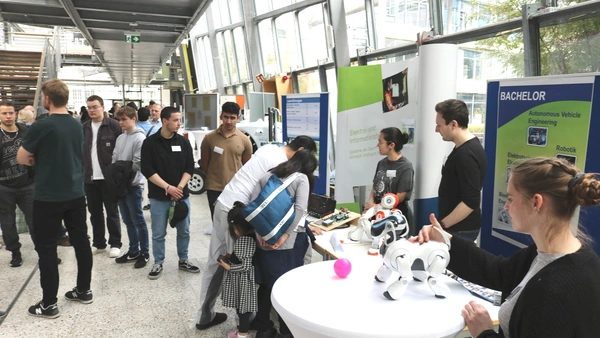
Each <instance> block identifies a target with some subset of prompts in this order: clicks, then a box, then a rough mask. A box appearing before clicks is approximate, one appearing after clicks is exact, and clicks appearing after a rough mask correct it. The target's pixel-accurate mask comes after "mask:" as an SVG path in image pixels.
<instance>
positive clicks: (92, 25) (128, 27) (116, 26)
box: [83, 20, 183, 33]
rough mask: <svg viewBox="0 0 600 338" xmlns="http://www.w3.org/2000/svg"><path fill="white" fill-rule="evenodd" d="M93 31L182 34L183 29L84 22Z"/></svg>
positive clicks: (121, 23) (177, 27)
mask: <svg viewBox="0 0 600 338" xmlns="http://www.w3.org/2000/svg"><path fill="white" fill-rule="evenodd" d="M83 21H84V22H85V24H86V26H87V27H88V29H91V30H100V29H103V30H120V31H131V30H135V31H136V32H157V33H160V32H177V33H179V32H181V31H183V27H179V26H171V25H169V26H147V25H137V26H131V25H130V24H128V23H124V22H102V21H87V20H83Z"/></svg>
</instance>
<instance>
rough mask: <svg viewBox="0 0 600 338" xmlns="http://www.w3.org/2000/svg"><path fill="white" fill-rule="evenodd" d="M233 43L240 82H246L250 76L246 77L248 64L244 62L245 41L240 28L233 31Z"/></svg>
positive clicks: (242, 30)
mask: <svg viewBox="0 0 600 338" xmlns="http://www.w3.org/2000/svg"><path fill="white" fill-rule="evenodd" d="M233 41H234V42H235V52H236V56H237V61H238V71H239V74H240V81H246V80H248V79H249V78H250V76H249V75H248V62H247V60H246V50H247V49H246V39H244V29H243V28H242V27H239V28H236V29H234V30H233Z"/></svg>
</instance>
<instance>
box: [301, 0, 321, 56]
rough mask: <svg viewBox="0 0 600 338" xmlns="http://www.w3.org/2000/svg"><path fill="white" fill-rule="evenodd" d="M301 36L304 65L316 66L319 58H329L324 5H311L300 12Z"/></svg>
mask: <svg viewBox="0 0 600 338" xmlns="http://www.w3.org/2000/svg"><path fill="white" fill-rule="evenodd" d="M298 21H299V25H300V37H301V39H302V54H303V55H302V57H303V59H304V67H310V66H315V65H317V64H318V61H319V60H323V59H327V54H328V53H327V44H326V42H325V25H324V24H323V6H322V5H320V4H319V5H315V6H311V7H309V8H307V9H305V10H303V11H301V12H300V13H298Z"/></svg>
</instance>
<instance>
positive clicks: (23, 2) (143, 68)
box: [0, 0, 212, 85]
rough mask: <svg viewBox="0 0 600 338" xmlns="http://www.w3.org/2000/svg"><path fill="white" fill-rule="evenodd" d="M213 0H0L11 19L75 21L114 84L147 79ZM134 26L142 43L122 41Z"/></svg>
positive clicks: (58, 23) (54, 23)
mask: <svg viewBox="0 0 600 338" xmlns="http://www.w3.org/2000/svg"><path fill="white" fill-rule="evenodd" d="M211 2H212V0H0V17H1V19H2V20H4V21H7V22H12V23H23V24H29V25H42V26H70V27H73V26H75V27H77V28H78V29H79V30H80V31H81V32H82V34H83V36H84V37H85V38H86V39H87V40H88V42H89V43H90V46H92V48H93V49H94V52H95V54H96V57H97V58H98V61H100V63H101V64H102V65H103V66H104V68H105V69H106V71H107V72H108V73H109V74H110V76H111V78H112V80H113V81H114V83H115V85H121V84H142V85H144V84H148V83H149V82H150V80H152V77H153V76H154V74H155V73H156V72H157V71H159V70H160V69H161V67H162V65H164V64H165V62H166V61H167V59H168V58H169V57H170V56H171V54H172V53H173V52H174V51H175V50H176V48H177V47H178V45H179V44H180V42H181V41H182V40H183V39H184V38H186V37H187V34H188V33H189V31H190V30H191V29H192V27H193V25H194V24H195V23H196V22H197V21H198V19H199V18H200V16H201V15H202V14H203V13H204V12H205V11H206V9H207V8H208V6H209V5H210V3H211ZM130 31H136V32H138V33H139V34H140V38H141V43H129V42H126V41H125V32H130Z"/></svg>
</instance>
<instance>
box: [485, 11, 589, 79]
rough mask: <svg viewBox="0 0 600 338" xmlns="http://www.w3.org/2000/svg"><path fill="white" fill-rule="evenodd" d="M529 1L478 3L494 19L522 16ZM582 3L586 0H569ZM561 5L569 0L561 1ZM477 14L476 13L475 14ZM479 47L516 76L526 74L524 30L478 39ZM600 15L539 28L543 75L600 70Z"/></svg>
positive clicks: (500, 20)
mask: <svg viewBox="0 0 600 338" xmlns="http://www.w3.org/2000/svg"><path fill="white" fill-rule="evenodd" d="M529 2H530V1H525V0H495V1H493V2H491V3H489V4H488V5H487V6H480V7H478V8H479V10H480V11H481V12H482V13H480V14H479V16H487V17H489V18H491V20H492V22H502V21H506V20H511V19H515V18H521V17H522V13H521V8H522V6H523V5H524V4H527V3H529ZM573 2H576V3H580V2H584V0H575V1H570V2H569V3H573ZM558 6H559V7H564V6H566V3H565V2H563V1H559V3H558ZM473 17H475V15H474V16H473ZM477 46H478V47H479V48H482V49H485V50H486V51H487V54H488V55H489V56H490V57H492V58H495V59H496V60H499V61H500V62H501V63H502V64H503V65H504V66H505V67H511V68H512V70H513V72H514V74H515V75H516V76H524V69H525V67H524V59H523V33H522V32H516V33H509V34H506V35H501V36H497V37H494V38H491V39H487V40H482V41H478V42H477ZM598 55H600V18H593V19H586V20H581V21H575V22H569V23H566V24H561V25H556V26H549V27H544V28H541V29H540V58H541V66H542V75H554V74H573V73H588V72H598V71H600V57H598Z"/></svg>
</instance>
